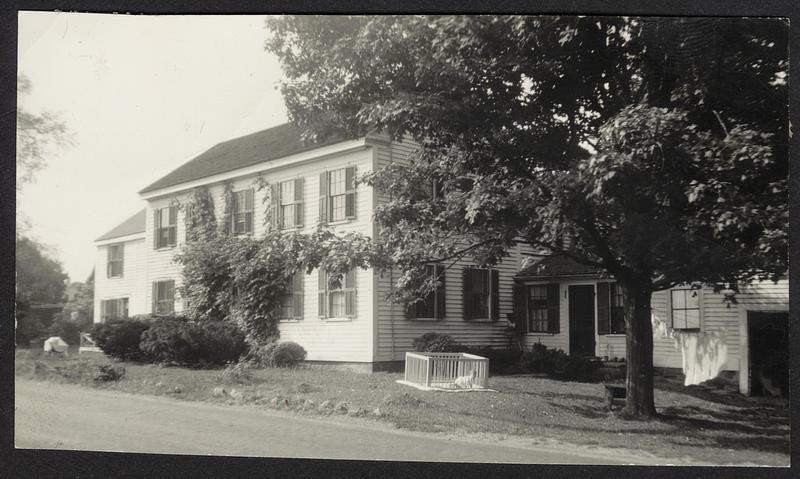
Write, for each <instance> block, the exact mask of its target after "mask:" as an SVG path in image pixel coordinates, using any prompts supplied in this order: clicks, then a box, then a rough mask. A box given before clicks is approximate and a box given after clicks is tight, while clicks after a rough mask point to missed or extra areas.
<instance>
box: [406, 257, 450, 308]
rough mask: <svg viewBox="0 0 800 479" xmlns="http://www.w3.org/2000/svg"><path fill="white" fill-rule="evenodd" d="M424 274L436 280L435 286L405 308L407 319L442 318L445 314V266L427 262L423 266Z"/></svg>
mask: <svg viewBox="0 0 800 479" xmlns="http://www.w3.org/2000/svg"><path fill="white" fill-rule="evenodd" d="M425 275H426V277H429V278H430V277H432V278H433V280H434V281H436V283H437V284H436V287H435V288H434V290H433V291H431V292H430V293H428V294H427V295H426V296H425V297H424V298H422V299H421V300H420V301H417V302H415V303H412V304H410V305H409V306H408V307H407V308H406V317H407V318H408V319H442V318H444V316H445V276H446V275H445V268H444V266H443V265H439V264H436V265H433V264H429V265H427V266H425Z"/></svg>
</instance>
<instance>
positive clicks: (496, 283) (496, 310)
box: [490, 269, 500, 321]
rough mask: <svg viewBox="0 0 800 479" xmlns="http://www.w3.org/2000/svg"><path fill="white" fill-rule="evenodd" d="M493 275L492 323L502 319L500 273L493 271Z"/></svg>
mask: <svg viewBox="0 0 800 479" xmlns="http://www.w3.org/2000/svg"><path fill="white" fill-rule="evenodd" d="M491 275H492V289H491V298H490V300H491V303H490V304H491V305H492V314H491V316H492V321H497V320H498V319H500V271H497V270H496V269H493V270H491Z"/></svg>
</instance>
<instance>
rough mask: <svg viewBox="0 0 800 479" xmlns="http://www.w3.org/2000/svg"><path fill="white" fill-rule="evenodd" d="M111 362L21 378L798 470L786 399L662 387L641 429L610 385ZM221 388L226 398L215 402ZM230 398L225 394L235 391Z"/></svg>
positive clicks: (29, 372) (36, 357)
mask: <svg viewBox="0 0 800 479" xmlns="http://www.w3.org/2000/svg"><path fill="white" fill-rule="evenodd" d="M108 362H109V360H108V359H106V358H105V357H104V356H103V355H101V354H94V355H91V356H81V357H77V356H70V357H67V358H64V359H62V358H58V357H42V356H41V354H40V353H39V352H38V351H37V352H31V351H26V350H19V351H17V355H16V374H17V376H18V377H22V378H32V379H38V380H53V381H59V382H68V383H75V384H81V385H84V386H90V387H96V388H102V389H108V390H117V391H123V392H128V393H136V394H151V395H159V396H170V397H174V398H177V399H183V400H190V401H208V402H216V403H226V404H240V405H251V406H255V407H265V408H272V409H281V410H289V411H292V412H293V413H295V414H303V415H313V416H319V415H345V414H346V415H349V416H363V417H367V418H371V419H374V420H380V421H387V422H389V423H391V424H394V425H395V426H396V427H399V428H404V429H409V430H414V431H425V432H440V433H450V434H462V435H463V434H469V435H484V436H485V435H487V434H489V435H494V437H503V436H508V437H514V438H519V437H521V438H525V439H526V440H534V441H537V442H541V443H547V442H548V441H552V440H555V441H561V442H565V443H570V444H576V445H581V446H584V447H590V448H592V447H602V448H624V449H628V450H640V451H645V452H646V453H649V454H652V455H655V456H658V457H663V458H680V459H682V462H684V461H687V460H694V461H699V462H710V463H717V464H745V463H749V464H764V465H788V463H789V433H790V427H789V408H788V404H787V403H786V402H783V401H771V402H755V401H752V400H749V399H747V398H743V397H740V396H735V395H727V396H718V395H714V394H709V393H706V392H705V391H704V390H703V389H701V388H693V387H690V388H684V387H683V386H675V385H673V384H668V383H663V384H659V385H658V386H657V391H656V407H657V409H658V411H659V412H660V413H661V417H660V418H659V419H658V420H654V421H631V420H626V419H624V418H621V417H620V416H619V415H618V413H617V412H616V411H614V412H609V411H606V410H605V409H604V396H603V387H602V385H601V384H593V383H578V382H563V381H555V380H551V379H545V378H538V377H537V378H534V377H530V376H497V377H492V378H491V379H490V387H491V388H492V389H494V390H496V392H476V393H457V394H455V393H444V392H434V391H419V390H416V389H413V388H409V387H407V386H401V385H399V384H397V383H396V382H395V380H397V379H401V378H402V374H399V373H374V374H364V373H358V372H352V371H340V370H332V369H327V368H326V369H323V368H313V367H304V368H297V369H271V368H270V369H261V370H254V371H253V374H252V377H251V378H247V379H244V380H243V381H242V382H241V383H237V382H230V381H226V379H225V377H224V375H223V370H221V369H216V370H213V369H212V370H209V369H205V370H193V369H187V368H179V367H162V366H158V365H150V364H135V363H129V362H128V363H118V364H121V365H123V366H124V367H125V368H126V374H125V377H124V378H122V379H121V380H119V381H115V382H110V383H99V384H97V383H95V382H94V381H93V379H92V376H93V371H94V368H95V367H96V366H97V365H98V364H104V363H108ZM215 388H216V389H217V391H216V394H215V391H214V390H215ZM221 389H225V393H224V394H223V393H222V391H221Z"/></svg>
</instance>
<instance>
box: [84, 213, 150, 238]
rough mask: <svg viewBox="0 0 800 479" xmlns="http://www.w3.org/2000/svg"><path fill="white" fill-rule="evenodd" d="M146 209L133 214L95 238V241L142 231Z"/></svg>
mask: <svg viewBox="0 0 800 479" xmlns="http://www.w3.org/2000/svg"><path fill="white" fill-rule="evenodd" d="M145 215H146V209H142V210H141V211H139V212H137V213H136V214H135V215H133V216H131V217H130V218H128V219H127V220H125V221H123V222H122V223H120V224H118V225H117V226H115V227H114V228H113V229H112V230H111V231H109V232H108V233H106V234H104V235H103V236H101V237H99V238H97V239H96V240H95V241H103V240H107V239H112V238H119V237H121V236H128V235H132V234H136V233H144V229H145Z"/></svg>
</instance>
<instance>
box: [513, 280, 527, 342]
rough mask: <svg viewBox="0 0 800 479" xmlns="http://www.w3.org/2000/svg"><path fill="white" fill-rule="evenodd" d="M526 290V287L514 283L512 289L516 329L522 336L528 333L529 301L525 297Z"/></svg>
mask: <svg viewBox="0 0 800 479" xmlns="http://www.w3.org/2000/svg"><path fill="white" fill-rule="evenodd" d="M526 289H527V288H525V285H523V284H519V283H514V285H513V286H512V287H511V295H512V308H513V309H512V311H513V316H514V328H515V329H516V330H517V332H518V333H521V334H525V333H527V332H528V308H527V302H528V301H527V298H526V297H525V290H526Z"/></svg>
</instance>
